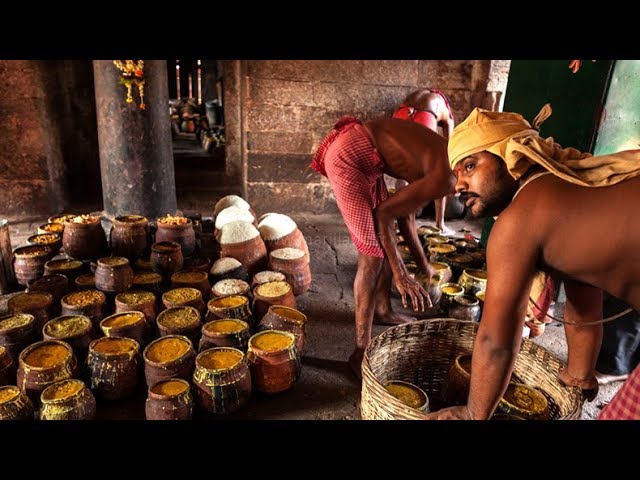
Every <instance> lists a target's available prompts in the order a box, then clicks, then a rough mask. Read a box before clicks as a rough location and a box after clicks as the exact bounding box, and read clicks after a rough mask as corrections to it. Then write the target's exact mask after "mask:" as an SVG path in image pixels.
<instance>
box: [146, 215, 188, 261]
mask: <svg viewBox="0 0 640 480" xmlns="http://www.w3.org/2000/svg"><path fill="white" fill-rule="evenodd" d="M166 218H167V217H161V218H159V219H158V222H157V227H158V230H157V231H156V243H157V242H175V243H177V244H179V245H180V248H181V251H182V255H183V257H188V256H189V255H192V254H193V253H194V252H195V250H196V233H195V231H194V229H193V222H192V221H191V220H190V219H188V218H186V217H184V218H185V219H186V223H184V224H179V225H173V224H170V223H163V219H166Z"/></svg>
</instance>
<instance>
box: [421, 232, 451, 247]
mask: <svg viewBox="0 0 640 480" xmlns="http://www.w3.org/2000/svg"><path fill="white" fill-rule="evenodd" d="M423 239H424V244H423V245H424V247H425V249H427V248H429V247H430V246H432V245H441V244H444V243H447V242H448V241H449V238H448V237H445V236H443V235H438V234H437V233H430V234H428V235H425V236H424V237H423Z"/></svg>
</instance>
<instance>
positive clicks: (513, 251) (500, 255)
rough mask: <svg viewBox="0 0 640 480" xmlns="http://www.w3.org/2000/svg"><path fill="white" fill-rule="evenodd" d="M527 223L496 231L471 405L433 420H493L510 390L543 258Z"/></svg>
mask: <svg viewBox="0 0 640 480" xmlns="http://www.w3.org/2000/svg"><path fill="white" fill-rule="evenodd" d="M522 223H523V221H522V220H520V221H517V220H516V219H515V218H514V215H507V214H504V215H503V216H501V217H500V218H499V219H498V220H497V221H496V224H495V226H494V227H493V230H492V231H491V237H490V238H489V245H488V248H487V277H488V278H489V281H488V282H487V292H486V298H485V304H484V309H483V312H482V319H481V321H480V326H479V328H478V334H477V336H476V341H475V344H474V348H473V359H472V367H471V371H472V374H471V388H470V391H469V399H468V403H467V405H466V406H464V407H452V408H449V409H444V410H440V411H438V412H435V413H433V414H430V415H429V418H431V419H480V420H482V419H488V418H489V417H491V415H492V413H493V411H494V410H495V408H496V406H497V405H498V402H499V400H500V397H501V396H502V395H503V394H504V392H505V390H506V388H507V385H508V384H509V378H510V376H511V372H512V370H513V365H514V363H515V358H516V354H517V353H518V351H519V350H520V345H521V342H522V340H521V338H522V327H523V322H524V317H525V314H526V309H527V301H528V299H529V290H530V289H531V283H532V281H533V274H534V272H535V265H536V260H537V258H538V256H539V245H538V243H537V241H536V240H535V239H534V235H527V234H526V233H525V232H526V231H527V229H526V228H525V227H524V225H523V224H522Z"/></svg>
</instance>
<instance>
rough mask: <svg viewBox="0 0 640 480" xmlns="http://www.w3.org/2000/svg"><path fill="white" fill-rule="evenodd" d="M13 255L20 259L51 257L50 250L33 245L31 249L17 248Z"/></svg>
mask: <svg viewBox="0 0 640 480" xmlns="http://www.w3.org/2000/svg"><path fill="white" fill-rule="evenodd" d="M13 254H14V255H15V256H16V257H18V258H21V257H37V256H38V255H49V254H50V250H49V249H48V248H46V247H44V246H42V245H31V246H30V247H20V248H16V250H15V251H14V252H13Z"/></svg>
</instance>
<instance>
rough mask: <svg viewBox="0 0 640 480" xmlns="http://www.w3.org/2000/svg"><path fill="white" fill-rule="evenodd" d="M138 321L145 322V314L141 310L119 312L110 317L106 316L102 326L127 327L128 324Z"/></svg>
mask: <svg viewBox="0 0 640 480" xmlns="http://www.w3.org/2000/svg"><path fill="white" fill-rule="evenodd" d="M138 322H144V314H142V313H140V312H131V313H122V314H117V315H113V316H111V317H109V318H105V319H104V320H103V321H102V326H104V327H107V328H119V327H126V326H127V325H133V324H134V323H138Z"/></svg>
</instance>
